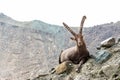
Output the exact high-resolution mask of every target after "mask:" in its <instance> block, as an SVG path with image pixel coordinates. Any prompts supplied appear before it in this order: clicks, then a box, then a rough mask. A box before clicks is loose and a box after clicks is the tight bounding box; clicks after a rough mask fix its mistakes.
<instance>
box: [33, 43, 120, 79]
mask: <svg viewBox="0 0 120 80" xmlns="http://www.w3.org/2000/svg"><path fill="white" fill-rule="evenodd" d="M101 50H103V49H101ZM104 50H106V51H108V52H109V54H110V55H111V56H110V57H109V58H107V60H106V61H103V62H102V63H99V62H96V61H95V59H94V58H91V59H89V60H88V61H87V62H86V63H85V64H84V65H83V66H82V69H81V71H80V73H76V72H75V66H76V65H74V64H73V65H72V66H73V67H71V68H72V70H71V71H70V72H69V73H68V71H69V70H70V69H63V68H59V72H61V69H62V70H63V73H62V74H58V72H57V73H54V74H40V75H39V76H37V77H36V78H34V79H31V80H120V42H119V43H116V44H115V45H113V46H112V47H110V48H106V49H104ZM58 66H61V65H58ZM62 66H63V65H62ZM64 66H66V65H64Z"/></svg>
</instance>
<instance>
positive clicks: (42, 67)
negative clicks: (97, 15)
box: [0, 13, 120, 80]
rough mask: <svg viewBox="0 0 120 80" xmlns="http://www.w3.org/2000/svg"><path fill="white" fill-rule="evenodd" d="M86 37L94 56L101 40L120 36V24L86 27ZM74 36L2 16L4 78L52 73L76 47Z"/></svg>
mask: <svg viewBox="0 0 120 80" xmlns="http://www.w3.org/2000/svg"><path fill="white" fill-rule="evenodd" d="M61 24H62V22H61ZM67 24H68V25H69V23H67ZM71 28H72V29H73V30H74V31H75V32H78V30H79V27H77V26H76V27H71ZM83 35H84V39H85V42H86V45H87V48H88V50H89V52H90V54H94V53H95V52H96V46H98V45H99V44H100V42H101V41H103V40H105V39H107V38H109V37H114V38H118V37H120V21H118V22H116V23H113V22H110V23H106V24H101V25H95V26H92V27H84V30H83ZM71 36H72V35H71V33H69V32H68V31H67V30H66V29H65V28H64V27H63V26H58V25H53V24H47V23H45V22H42V21H39V20H33V21H25V22H19V21H16V20H13V19H12V18H10V17H8V16H6V15H5V14H3V13H0V79H1V80H2V79H3V80H5V79H7V80H25V79H28V78H29V77H34V76H36V75H39V73H46V72H48V71H49V70H50V69H51V68H53V67H54V66H55V65H57V64H58V57H59V54H60V52H61V50H64V49H67V48H69V47H71V46H74V45H75V42H74V41H72V40H70V37H71Z"/></svg>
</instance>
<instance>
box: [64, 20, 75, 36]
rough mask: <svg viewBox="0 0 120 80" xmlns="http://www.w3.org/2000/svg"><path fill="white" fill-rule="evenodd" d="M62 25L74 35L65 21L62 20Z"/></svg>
mask: <svg viewBox="0 0 120 80" xmlns="http://www.w3.org/2000/svg"><path fill="white" fill-rule="evenodd" d="M63 25H64V27H65V28H66V29H67V30H68V31H69V32H71V34H72V35H73V36H75V35H76V33H75V32H74V31H73V30H72V29H71V28H70V27H69V26H68V25H67V24H66V23H64V22H63Z"/></svg>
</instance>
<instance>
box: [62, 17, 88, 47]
mask: <svg viewBox="0 0 120 80" xmlns="http://www.w3.org/2000/svg"><path fill="white" fill-rule="evenodd" d="M85 19H86V16H83V18H82V20H81V24H80V30H79V33H78V34H76V33H75V32H74V31H73V30H72V29H71V28H70V27H69V26H68V25H67V24H66V23H64V22H63V25H64V27H65V28H66V29H67V30H68V31H69V32H71V34H72V35H73V36H74V37H71V39H72V40H74V41H76V43H77V46H78V47H81V46H84V45H85V43H84V40H83V35H82V28H83V24H84V21H85Z"/></svg>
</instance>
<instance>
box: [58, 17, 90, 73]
mask: <svg viewBox="0 0 120 80" xmlns="http://www.w3.org/2000/svg"><path fill="white" fill-rule="evenodd" d="M85 19H86V16H83V18H82V20H81V24H80V30H79V33H78V34H76V33H75V32H74V31H73V30H72V29H71V28H70V27H69V26H68V25H67V24H65V23H64V22H63V25H64V27H65V28H66V29H67V30H68V31H69V32H71V34H72V35H73V36H74V37H71V39H72V40H74V41H76V44H77V45H76V46H74V47H71V48H68V49H66V50H64V51H62V52H61V54H60V56H59V63H62V62H64V61H71V62H73V63H74V64H78V68H77V69H76V72H79V71H80V68H81V65H82V64H84V63H85V62H86V61H87V60H88V58H89V52H88V50H87V48H86V44H85V42H84V40H83V35H82V28H83V24H84V21H85Z"/></svg>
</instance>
